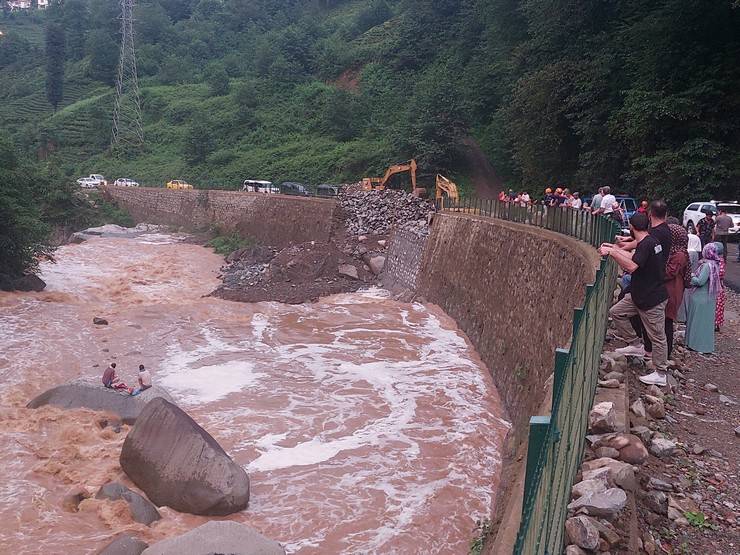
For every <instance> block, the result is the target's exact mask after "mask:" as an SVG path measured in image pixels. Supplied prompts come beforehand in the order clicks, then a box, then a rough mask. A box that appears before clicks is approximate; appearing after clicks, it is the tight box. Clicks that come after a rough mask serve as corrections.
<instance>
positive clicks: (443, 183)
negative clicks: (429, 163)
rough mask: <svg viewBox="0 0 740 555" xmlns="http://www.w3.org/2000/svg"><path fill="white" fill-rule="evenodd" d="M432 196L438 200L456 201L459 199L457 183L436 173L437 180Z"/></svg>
mask: <svg viewBox="0 0 740 555" xmlns="http://www.w3.org/2000/svg"><path fill="white" fill-rule="evenodd" d="M434 198H436V199H437V200H438V201H440V202H444V199H449V200H451V201H455V202H457V201H458V200H460V195H459V193H458V192H457V185H455V183H454V182H453V181H451V180H449V179H447V178H446V177H445V176H444V175H442V174H439V173H438V174H437V182H436V187H435V192H434Z"/></svg>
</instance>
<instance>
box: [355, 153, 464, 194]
mask: <svg viewBox="0 0 740 555" xmlns="http://www.w3.org/2000/svg"><path fill="white" fill-rule="evenodd" d="M416 168H417V164H416V160H413V159H412V160H409V161H408V162H404V163H402V164H394V165H393V166H391V167H389V168H388V169H387V170H386V172H385V175H384V176H383V177H365V178H363V179H362V189H363V190H364V191H372V190H383V189H385V188H386V187H387V186H388V182H389V180H390V178H391V177H392V176H394V175H396V174H398V173H404V172H409V173H410V174H411V192H412V194H413V195H415V196H423V195H425V194H426V190H425V189H424V188H422V187H417V186H416ZM435 185H436V188H435V189H436V190H435V194H434V196H435V198H436V199H437V200H442V199H444V198H448V199H450V200H454V201H457V200H458V199H459V198H460V197H459V194H458V192H457V185H455V183H454V182H452V181H451V180H449V179H447V178H446V177H445V176H443V175H440V174H437V179H436V183H435Z"/></svg>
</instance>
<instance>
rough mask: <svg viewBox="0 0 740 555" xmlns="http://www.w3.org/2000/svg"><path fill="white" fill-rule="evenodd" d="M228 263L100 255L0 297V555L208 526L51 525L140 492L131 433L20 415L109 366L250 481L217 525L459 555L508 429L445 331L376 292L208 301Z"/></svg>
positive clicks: (146, 240) (129, 252) (472, 365)
mask: <svg viewBox="0 0 740 555" xmlns="http://www.w3.org/2000/svg"><path fill="white" fill-rule="evenodd" d="M221 263H222V259H221V257H219V256H217V255H215V254H213V253H212V252H211V251H210V250H208V249H205V248H203V247H200V246H196V245H190V244H185V243H183V242H181V241H179V239H178V238H177V237H174V236H170V235H166V234H147V235H141V236H137V237H128V238H119V237H107V238H103V237H101V238H93V239H90V240H89V241H87V242H85V243H83V244H80V245H68V246H65V247H62V248H61V249H59V251H58V252H57V263H56V264H51V263H44V264H43V265H42V270H43V275H42V277H43V279H44V280H45V281H46V282H47V284H48V286H47V290H46V291H44V292H42V293H23V294H20V293H13V294H10V293H0V381H1V383H2V392H1V393H0V468H2V479H1V480H0V553H13V554H16V555H20V554H35V553H55V554H56V553H65V554H77V553H80V554H83V553H95V552H96V551H97V550H98V549H100V548H101V547H102V546H104V545H105V544H106V543H107V542H108V541H110V538H111V537H112V536H113V535H114V534H116V533H118V532H121V531H124V530H128V531H131V532H132V533H134V534H135V535H138V536H139V537H141V538H142V539H145V540H146V541H147V542H149V543H150V544H151V543H153V542H155V541H158V540H160V539H163V538H166V537H169V536H172V535H176V534H180V533H183V532H185V531H187V530H189V529H191V528H193V527H195V526H198V525H200V524H202V523H203V522H206V521H207V520H208V518H207V517H197V516H192V515H186V514H181V513H178V512H176V511H173V510H170V509H167V508H162V509H161V513H162V515H163V519H162V520H160V521H158V522H156V523H155V524H154V525H153V526H152V527H151V528H149V527H146V526H143V525H141V524H136V523H134V522H133V521H132V519H131V517H130V515H129V513H128V509H127V507H126V505H125V503H124V502H122V501H118V502H111V501H99V500H94V499H88V500H85V501H83V502H82V503H81V505H80V507H79V511H78V512H70V511H69V510H66V509H65V508H64V506H63V498H64V495H65V493H67V492H68V491H69V490H71V489H72V488H74V487H77V486H83V487H85V488H87V489H88V491H90V492H91V493H93V494H94V492H95V491H97V489H98V488H99V487H100V486H101V485H103V484H104V483H106V482H108V481H110V480H120V481H122V482H123V483H125V484H126V485H128V486H129V487H132V488H133V489H136V488H135V487H134V486H133V484H132V483H131V482H130V481H129V480H127V478H126V476H125V474H123V472H122V471H121V469H120V467H119V465H118V455H119V453H120V448H121V444H122V442H123V439H124V437H125V435H126V432H127V430H128V428H127V427H125V426H124V427H123V429H122V430H121V431H120V433H116V432H115V431H114V430H113V429H111V428H110V427H108V428H105V429H101V427H100V426H99V425H98V421H99V420H100V419H101V415H100V414H97V413H93V412H90V411H86V410H75V411H63V410H60V409H56V408H51V407H45V408H42V409H37V410H31V409H26V408H25V404H26V403H27V402H28V401H29V400H30V399H31V398H33V397H34V396H35V395H37V394H38V393H40V392H42V391H43V390H45V389H48V388H50V387H53V386H55V385H58V384H60V383H63V382H65V381H67V380H70V379H74V378H78V377H81V376H86V377H87V376H98V375H100V374H101V373H102V371H103V369H104V368H105V366H106V365H107V364H108V363H109V362H111V361H115V362H117V364H118V369H119V370H120V371H121V372H120V374H121V375H122V377H123V378H124V380H126V381H127V382H129V383H132V382H134V381H135V376H136V374H135V369H136V368H137V367H138V365H139V364H140V363H142V364H145V365H146V366H147V367H148V368H149V369H150V370H151V371H152V374H153V379H154V381H155V383H158V384H160V385H163V386H164V387H166V388H167V389H168V390H169V391H170V392H171V393H172V396H173V397H174V399H175V400H176V402H177V403H178V404H179V405H180V406H181V407H182V408H183V409H184V410H186V411H187V412H188V413H189V414H190V415H191V416H192V417H193V418H194V419H195V420H196V421H197V422H198V423H199V424H200V425H201V426H203V427H204V428H205V429H206V430H207V431H208V432H209V433H210V434H211V435H213V436H214V437H215V438H216V440H217V441H218V442H219V443H220V444H221V445H222V446H223V447H224V449H225V450H226V451H227V452H228V453H229V454H230V455H231V456H232V457H233V459H234V460H235V461H236V462H237V463H238V464H240V465H242V466H243V467H244V468H245V469H246V470H247V471H248V472H249V475H250V479H251V499H250V504H249V508H248V509H247V510H245V511H243V512H241V513H238V514H235V515H231V516H230V517H227V518H228V519H230V520H235V521H239V522H243V523H247V524H249V525H251V526H253V527H255V528H256V529H258V530H259V531H260V532H262V533H263V534H264V535H266V536H268V537H270V538H272V539H275V540H278V541H280V542H281V543H282V544H283V545H284V546H285V548H286V550H287V552H288V553H300V554H313V553H322V554H335V553H336V554H339V553H342V554H346V553H362V554H365V553H399V554H414V553H419V554H422V553H423V554H433V553H440V554H457V553H460V554H465V553H468V550H469V544H470V541H471V539H472V538H473V537H474V536H475V534H476V521H477V520H479V519H486V518H487V517H488V516H489V515H490V514H491V511H492V503H493V497H494V491H495V488H496V487H497V484H498V479H499V472H500V467H501V455H500V453H501V449H502V443H503V438H504V436H505V434H506V431H507V430H508V427H509V424H508V423H507V422H506V421H505V420H503V419H502V414H503V411H502V409H501V404H500V401H499V398H498V395H497V392H496V390H495V388H494V386H493V384H492V382H491V378H490V376H489V374H488V371H487V370H486V368H485V367H484V365H483V364H482V363H481V361H480V360H479V359H478V357H477V355H476V353H475V350H474V349H473V348H472V346H471V345H470V344H469V343H468V341H467V340H466V338H465V336H464V335H463V334H462V332H460V331H459V330H458V329H457V327H456V325H455V322H454V321H453V320H451V319H450V318H448V317H447V316H446V315H445V314H444V313H442V312H441V311H440V310H439V309H438V308H436V307H433V306H427V305H423V304H418V303H417V304H404V303H399V302H396V301H394V300H392V299H391V298H390V296H389V295H388V294H387V293H386V292H385V291H383V290H380V289H372V290H368V291H364V292H360V293H353V294H347V295H338V296H334V297H329V298H325V299H323V300H322V301H320V302H318V303H315V304H306V305H296V306H291V305H281V304H277V303H257V304H241V303H234V302H229V301H223V300H219V299H214V298H210V297H204V295H206V294H208V293H209V292H210V291H212V290H213V289H214V288H215V287H216V286H217V284H218V280H217V273H218V268H219V266H220V265H221ZM94 316H102V317H105V318H107V319H108V321H109V322H110V325H108V326H94V325H93V324H92V319H93V317H94Z"/></svg>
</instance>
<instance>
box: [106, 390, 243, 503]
mask: <svg viewBox="0 0 740 555" xmlns="http://www.w3.org/2000/svg"><path fill="white" fill-rule="evenodd" d="M120 463H121V468H122V469H123V471H124V472H125V473H126V474H127V475H128V477H129V478H131V480H133V482H134V483H135V484H136V485H137V486H138V487H139V488H141V489H142V490H143V491H144V492H145V493H146V494H147V496H148V497H149V499H151V500H152V501H153V502H154V503H155V504H156V505H157V506H162V505H166V506H168V507H172V508H173V509H175V510H177V511H181V512H184V513H192V514H196V515H228V514H231V513H235V512H237V511H241V510H242V509H245V508H246V507H247V504H248V502H249V476H247V473H246V472H245V471H244V469H243V468H242V467H241V466H239V465H238V464H236V463H235V462H234V461H232V460H231V458H230V457H229V456H228V455H227V454H226V452H225V451H224V450H223V449H222V448H221V446H220V445H219V444H218V442H217V441H216V440H215V439H213V437H211V435H210V434H209V433H208V432H206V431H205V430H204V429H203V428H201V427H200V426H198V424H196V423H195V421H194V420H193V419H192V418H190V417H189V416H188V415H187V414H186V413H185V412H184V411H183V410H181V409H179V408H178V407H176V406H175V405H173V404H172V403H170V402H168V401H166V400H165V399H162V398H158V399H154V400H153V401H152V402H151V403H149V404H148V405H147V406H146V407H144V410H143V411H142V412H141V414H140V415H139V418H138V419H137V421H136V424H135V425H134V427H133V428H131V431H130V432H129V434H128V436H127V437H126V440H125V441H124V442H123V448H122V449H121V458H120Z"/></svg>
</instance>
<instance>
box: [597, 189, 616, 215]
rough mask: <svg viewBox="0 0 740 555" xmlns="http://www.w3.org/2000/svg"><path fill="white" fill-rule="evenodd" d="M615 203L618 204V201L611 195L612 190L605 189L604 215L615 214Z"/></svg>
mask: <svg viewBox="0 0 740 555" xmlns="http://www.w3.org/2000/svg"><path fill="white" fill-rule="evenodd" d="M615 202H617V199H616V197H615V196H614V195H612V194H611V189H610V188H609V187H604V196H603V197H602V199H601V212H602V214H611V213H612V212H614V208H613V205H614V203H615Z"/></svg>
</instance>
